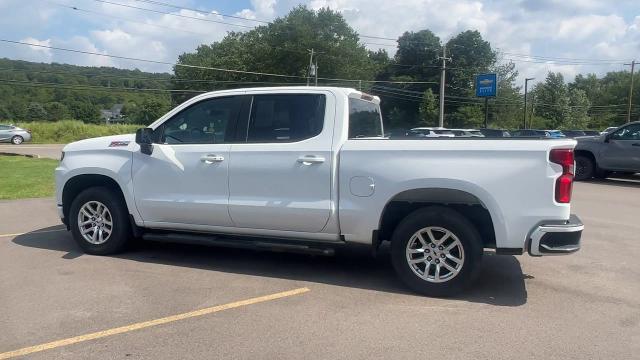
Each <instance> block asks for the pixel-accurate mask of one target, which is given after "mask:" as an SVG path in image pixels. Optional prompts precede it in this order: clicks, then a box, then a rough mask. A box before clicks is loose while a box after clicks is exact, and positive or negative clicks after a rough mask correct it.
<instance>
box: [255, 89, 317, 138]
mask: <svg viewBox="0 0 640 360" xmlns="http://www.w3.org/2000/svg"><path fill="white" fill-rule="evenodd" d="M324 109H325V96H324V95H320V94H287V95H256V96H254V97H253V103H252V106H251V116H250V117H249V128H248V129H247V142H269V143H272V142H293V141H300V140H304V139H309V138H312V137H314V136H316V135H318V134H320V132H321V131H322V126H323V125H324Z"/></svg>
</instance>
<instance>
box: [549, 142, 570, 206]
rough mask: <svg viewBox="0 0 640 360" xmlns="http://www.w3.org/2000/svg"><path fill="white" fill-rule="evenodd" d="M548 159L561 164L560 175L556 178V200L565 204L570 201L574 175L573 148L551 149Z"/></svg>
mask: <svg viewBox="0 0 640 360" xmlns="http://www.w3.org/2000/svg"><path fill="white" fill-rule="evenodd" d="M549 161H551V162H552V163H554V164H558V165H560V166H562V175H560V177H559V178H558V179H557V180H556V201H557V202H559V203H565V204H566V203H569V202H571V188H572V187H573V175H574V159H573V149H553V150H551V152H550V153H549Z"/></svg>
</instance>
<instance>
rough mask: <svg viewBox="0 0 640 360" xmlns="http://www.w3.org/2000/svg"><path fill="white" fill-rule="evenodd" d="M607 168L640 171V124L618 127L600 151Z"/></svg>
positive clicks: (603, 165)
mask: <svg viewBox="0 0 640 360" xmlns="http://www.w3.org/2000/svg"><path fill="white" fill-rule="evenodd" d="M600 163H601V166H602V167H603V168H605V169H612V170H623V171H633V172H640V124H630V125H627V126H625V127H623V128H620V129H618V130H617V131H616V132H614V133H613V134H611V136H610V137H609V143H608V144H605V146H604V147H603V149H602V152H601V153H600Z"/></svg>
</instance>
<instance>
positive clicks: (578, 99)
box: [562, 89, 591, 129]
mask: <svg viewBox="0 0 640 360" xmlns="http://www.w3.org/2000/svg"><path fill="white" fill-rule="evenodd" d="M569 106H570V108H569V113H568V117H567V121H566V122H565V123H564V124H563V126H562V128H564V129H586V128H587V127H588V126H589V120H590V119H589V115H588V111H589V107H590V106H591V104H590V102H589V98H588V97H587V94H586V93H585V92H584V91H583V90H580V89H569Z"/></svg>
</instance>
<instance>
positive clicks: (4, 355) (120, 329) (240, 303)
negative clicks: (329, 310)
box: [0, 287, 311, 359]
mask: <svg viewBox="0 0 640 360" xmlns="http://www.w3.org/2000/svg"><path fill="white" fill-rule="evenodd" d="M308 291H311V290H309V288H306V287H304V288H298V289H293V290H289V291H283V292H279V293H276V294H271V295H265V296H260V297H255V298H251V299H247V300H240V301H236V302H232V303H228V304H223V305H217V306H213V307H209V308H205V309H200V310H196V311H191V312H186V313H182V314H178V315H172V316H167V317H163V318H160V319H155V320H150V321H144V322H139V323H135V324H131V325H126V326H121V327H117V328H113V329H109V330H103V331H98V332H94V333H91V334H85V335H80V336H75V337H71V338H68V339H62V340H57V341H52V342H49V343H46V344H40V345H35V346H29V347H26V348H22V349H18V350H14V351H9V352H4V353H0V359H9V358H12V357H16V356H24V355H28V354H33V353H36V352H40V351H45V350H49V349H54V348H58V347H61V346H67V345H72V344H76V343H79V342H83V341H89V340H95V339H100V338H103V337H107V336H111V335H117V334H122V333H126V332H130V331H134V330H140V329H144V328H148V327H152V326H157V325H162V324H167V323H170V322H174V321H178V320H184V319H189V318H193V317H197V316H203V315H208V314H212V313H216V312H219V311H223V310H229V309H234V308H238V307H241V306H247V305H253V304H257V303H261V302H265V301H271V300H276V299H282V298H285V297H289V296H294V295H299V294H303V293H306V292H308Z"/></svg>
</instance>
